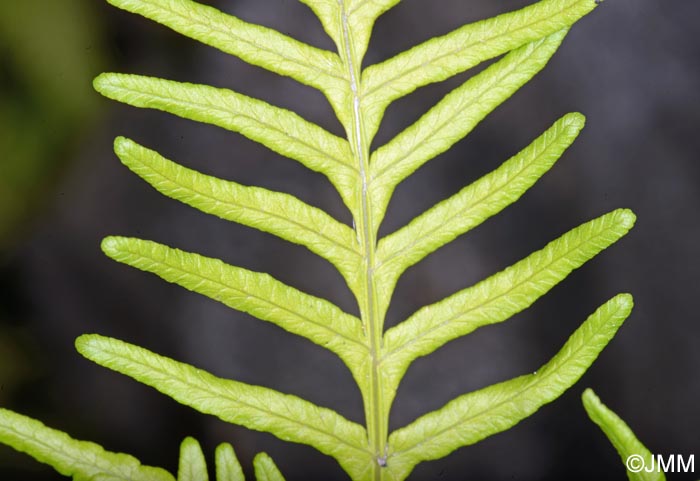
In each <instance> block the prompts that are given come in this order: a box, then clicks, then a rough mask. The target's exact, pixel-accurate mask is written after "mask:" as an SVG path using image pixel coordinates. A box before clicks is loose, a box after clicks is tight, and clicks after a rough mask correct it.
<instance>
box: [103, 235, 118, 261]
mask: <svg viewBox="0 0 700 481" xmlns="http://www.w3.org/2000/svg"><path fill="white" fill-rule="evenodd" d="M123 240H124V238H123V237H118V236H108V237H105V238H104V239H102V242H101V243H100V248H101V249H102V252H104V253H105V255H107V257H111V258H114V256H115V255H116V254H117V252H119V247H120V246H121V245H122V244H123Z"/></svg>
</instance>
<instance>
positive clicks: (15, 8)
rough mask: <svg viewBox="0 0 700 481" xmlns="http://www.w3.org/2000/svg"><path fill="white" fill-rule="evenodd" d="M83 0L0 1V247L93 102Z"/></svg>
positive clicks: (94, 59) (92, 52)
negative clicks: (87, 82) (88, 86)
mask: <svg viewBox="0 0 700 481" xmlns="http://www.w3.org/2000/svg"><path fill="white" fill-rule="evenodd" d="M92 8H93V6H92V5H91V2H89V1H88V0H61V1H55V0H21V1H17V0H5V1H2V2H0V249H3V248H5V247H7V246H8V244H9V243H10V242H11V241H12V240H13V239H14V238H16V229H17V228H18V226H19V225H20V224H21V223H22V222H23V221H24V220H26V217H27V216H28V215H29V214H30V213H31V211H32V208H33V207H35V206H36V205H37V203H38V202H40V201H41V199H42V198H43V195H42V194H43V193H44V192H46V191H47V189H48V188H50V186H51V185H52V182H53V181H54V180H55V179H56V177H57V174H58V173H59V172H60V168H61V166H62V165H63V164H64V162H65V157H66V151H67V148H68V146H69V145H70V142H71V140H72V139H74V138H75V135H76V133H77V132H78V130H79V129H84V128H85V126H86V125H89V122H87V120H88V119H89V118H90V116H91V115H93V114H94V113H95V110H96V106H97V99H96V98H95V96H94V95H93V94H92V92H91V91H90V90H89V89H88V88H87V85H86V79H89V78H91V77H92V76H93V73H94V72H96V71H98V70H99V67H100V63H101V54H100V42H99V41H98V34H99V30H98V26H97V25H96V21H95V18H94V14H93V11H92Z"/></svg>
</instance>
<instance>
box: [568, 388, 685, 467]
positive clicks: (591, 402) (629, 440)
mask: <svg viewBox="0 0 700 481" xmlns="http://www.w3.org/2000/svg"><path fill="white" fill-rule="evenodd" d="M582 400H583V407H584V408H585V409H586V413H588V417H589V418H591V420H592V421H593V422H594V423H596V424H597V425H598V427H599V428H600V429H601V430H602V431H603V433H605V435H606V436H607V438H608V439H609V440H610V442H611V443H612V445H613V446H614V447H615V449H616V450H617V452H618V454H619V455H620V458H621V459H622V462H623V464H626V463H627V461H628V459H629V457H630V456H637V457H639V458H640V461H642V460H643V464H642V465H641V466H642V467H643V466H653V465H654V464H653V460H652V456H653V455H652V453H651V451H649V449H647V447H646V446H644V444H642V442H641V441H639V439H637V436H635V435H634V432H633V431H632V430H631V429H630V427H629V426H628V425H627V423H625V422H624V421H623V420H622V419H621V418H620V417H619V416H618V415H617V414H615V413H614V412H613V411H612V410H611V409H610V408H608V407H607V406H606V405H605V404H603V403H602V401H601V400H600V398H599V397H598V396H596V394H595V393H594V392H593V391H592V390H591V389H586V391H585V392H584V393H583V396H582ZM679 471H680V469H679ZM627 477H628V478H629V480H630V481H666V475H665V474H664V472H663V470H662V469H653V470H651V471H648V470H646V469H642V470H640V471H639V472H632V471H630V470H629V469H627Z"/></svg>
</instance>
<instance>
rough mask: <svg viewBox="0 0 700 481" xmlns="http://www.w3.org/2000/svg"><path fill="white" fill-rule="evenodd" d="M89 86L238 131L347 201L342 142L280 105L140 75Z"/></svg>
mask: <svg viewBox="0 0 700 481" xmlns="http://www.w3.org/2000/svg"><path fill="white" fill-rule="evenodd" d="M93 84H94V87H95V90H97V91H98V92H100V93H101V94H102V95H104V96H105V97H108V98H110V99H113V100H117V101H119V102H123V103H126V104H128V105H132V106H134V107H142V108H151V109H156V110H162V111H164V112H168V113H171V114H174V115H177V116H179V117H182V118H185V119H190V120H195V121H198V122H205V123H208V124H212V125H216V126H218V127H221V128H224V129H226V130H230V131H232V132H238V133H240V134H242V135H244V136H246V137H248V138H249V139H251V140H254V141H256V142H259V143H261V144H263V145H264V146H266V147H267V148H269V149H270V150H272V151H274V152H277V153H279V154H281V155H284V156H286V157H289V158H291V159H294V160H296V161H298V162H300V163H301V164H303V165H304V166H306V167H308V168H309V169H311V170H313V171H316V172H320V173H322V174H324V175H325V176H326V177H328V179H329V180H330V181H331V183H333V185H334V186H335V187H336V189H338V192H339V193H340V195H341V197H342V198H343V201H344V202H346V204H348V207H351V206H352V205H353V203H352V202H353V201H352V199H354V197H353V196H354V194H353V192H354V187H355V183H356V182H357V181H356V177H357V175H358V173H357V170H356V169H355V167H354V164H353V161H352V153H351V151H350V147H349V145H348V142H347V140H345V139H341V138H340V137H337V136H335V135H333V134H331V133H329V132H328V131H326V130H324V129H322V128H321V127H319V126H318V125H316V124H313V123H311V122H308V121H307V120H304V119H303V118H301V117H300V116H299V115H297V114H295V113H294V112H291V111H289V110H286V109H282V108H279V107H275V106H273V105H270V104H268V103H267V102H263V101H262V100H258V99H254V98H251V97H248V96H245V95H243V94H239V93H237V92H233V91H231V90H228V89H221V88H216V87H210V86H208V85H198V84H190V83H184V82H175V81H172V80H165V79H160V78H153V77H145V76H141V75H129V74H117V73H104V74H101V75H99V76H98V77H97V78H95V81H94V82H93Z"/></svg>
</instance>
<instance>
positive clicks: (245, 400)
mask: <svg viewBox="0 0 700 481" xmlns="http://www.w3.org/2000/svg"><path fill="white" fill-rule="evenodd" d="M76 348H77V349H78V351H79V352H80V353H81V354H82V355H83V356H85V357H86V358H88V359H90V360H91V361H93V362H95V363H97V364H99V365H101V366H104V367H107V368H109V369H112V370H114V371H117V372H120V373H122V374H125V375H127V376H130V377H132V378H134V379H136V380H137V381H139V382H141V383H143V384H146V385H148V386H151V387H153V388H155V389H157V390H158V391H160V392H162V393H163V394H165V395H167V396H170V397H171V398H173V399H174V400H176V401H177V402H179V403H182V404H185V405H187V406H190V407H192V408H194V409H196V410H198V411H200V412H202V413H205V414H211V415H214V416H217V417H218V418H220V419H221V420H223V421H226V422H229V423H233V424H237V425H240V426H244V427H247V428H248V429H253V430H256V431H264V432H268V433H271V434H274V435H275V436H277V437H278V438H280V439H282V440H284V441H289V442H294V443H300V444H307V445H309V446H312V447H314V448H315V449H317V450H319V451H320V452H322V453H324V454H327V455H329V456H331V457H333V458H334V459H336V460H337V461H338V463H339V464H340V465H341V467H342V468H343V469H345V471H346V472H348V473H349V474H350V475H351V476H352V475H353V473H357V472H358V471H359V472H362V471H363V470H364V469H365V466H366V464H367V463H369V462H371V458H370V456H371V454H370V453H369V452H368V451H367V435H366V433H365V430H364V428H363V427H362V426H360V425H358V424H355V423H353V422H350V421H348V420H347V419H345V418H344V417H342V416H341V415H340V414H338V413H336V412H335V411H332V410H330V409H326V408H322V407H319V406H316V405H314V404H312V403H310V402H308V401H305V400H303V399H300V398H298V397H296V396H290V395H286V394H282V393H279V392H277V391H274V390H272V389H268V388H264V387H261V386H252V385H249V384H244V383H241V382H237V381H232V380H228V379H222V378H219V377H216V376H214V375H212V374H209V373H208V372H205V371H203V370H201V369H197V368H195V367H193V366H190V365H188V364H184V363H181V362H177V361H174V360H172V359H169V358H167V357H164V356H160V355H158V354H155V353H153V352H150V351H148V350H146V349H143V348H141V347H138V346H134V345H132V344H128V343H125V342H122V341H119V340H117V339H111V338H107V337H102V336H98V335H84V336H80V337H79V338H78V339H77V340H76Z"/></svg>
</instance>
